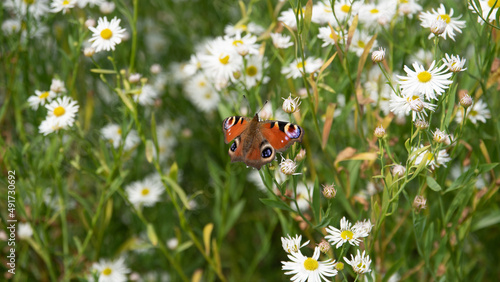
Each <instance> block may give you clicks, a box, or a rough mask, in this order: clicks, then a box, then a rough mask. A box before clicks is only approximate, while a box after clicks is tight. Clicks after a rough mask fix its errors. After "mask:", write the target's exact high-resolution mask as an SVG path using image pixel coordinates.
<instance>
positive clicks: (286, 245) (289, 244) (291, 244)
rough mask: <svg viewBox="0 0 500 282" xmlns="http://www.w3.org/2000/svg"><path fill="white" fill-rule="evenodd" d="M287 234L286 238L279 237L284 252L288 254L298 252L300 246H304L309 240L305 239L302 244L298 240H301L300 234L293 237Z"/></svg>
mask: <svg viewBox="0 0 500 282" xmlns="http://www.w3.org/2000/svg"><path fill="white" fill-rule="evenodd" d="M287 236H288V238H287V237H281V244H282V245H283V250H285V252H287V253H289V254H291V253H296V252H298V251H299V250H300V248H302V247H304V246H305V245H307V244H309V242H310V241H307V242H305V243H304V244H300V241H301V240H302V235H296V236H295V237H290V235H287Z"/></svg>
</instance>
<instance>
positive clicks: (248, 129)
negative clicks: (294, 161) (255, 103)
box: [222, 114, 304, 169]
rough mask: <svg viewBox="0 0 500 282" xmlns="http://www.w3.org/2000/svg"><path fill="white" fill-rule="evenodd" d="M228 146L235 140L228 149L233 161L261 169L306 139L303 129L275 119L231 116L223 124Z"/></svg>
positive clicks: (256, 116)
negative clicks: (278, 154)
mask: <svg viewBox="0 0 500 282" xmlns="http://www.w3.org/2000/svg"><path fill="white" fill-rule="evenodd" d="M222 131H223V132H224V141H225V142H226V144H228V143H229V142H231V141H232V140H234V142H233V144H231V147H230V148H229V156H230V157H231V162H244V163H245V164H246V165H248V166H252V167H254V168H256V169H260V168H261V167H262V166H263V165H265V164H268V163H270V162H272V161H273V160H274V158H275V157H276V152H283V151H285V150H286V149H287V148H288V147H290V146H291V145H292V144H293V143H295V142H301V141H302V137H303V136H304V130H303V129H302V127H300V126H298V125H295V124H292V123H288V122H284V121H275V120H266V121H259V116H258V115H257V114H256V115H255V116H254V118H253V119H250V118H247V117H241V116H232V117H228V118H226V119H225V120H224V122H223V123H222Z"/></svg>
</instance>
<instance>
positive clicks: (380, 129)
mask: <svg viewBox="0 0 500 282" xmlns="http://www.w3.org/2000/svg"><path fill="white" fill-rule="evenodd" d="M374 135H375V136H376V137H377V138H378V139H381V138H384V137H385V135H386V134H385V128H384V127H383V126H382V125H379V126H378V127H377V128H375V132H374Z"/></svg>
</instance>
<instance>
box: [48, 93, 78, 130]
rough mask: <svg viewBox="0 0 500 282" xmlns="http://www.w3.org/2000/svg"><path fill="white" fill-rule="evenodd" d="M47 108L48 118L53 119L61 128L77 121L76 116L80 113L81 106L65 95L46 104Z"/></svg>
mask: <svg viewBox="0 0 500 282" xmlns="http://www.w3.org/2000/svg"><path fill="white" fill-rule="evenodd" d="M45 108H47V110H48V113H47V119H52V120H54V121H55V122H56V123H57V124H58V125H59V126H60V127H61V128H66V127H70V126H72V125H73V124H74V123H75V116H76V114H77V113H78V108H79V106H78V103H77V102H76V101H74V100H73V99H71V98H70V97H67V96H64V97H62V98H58V99H57V100H55V101H52V102H50V104H48V105H45Z"/></svg>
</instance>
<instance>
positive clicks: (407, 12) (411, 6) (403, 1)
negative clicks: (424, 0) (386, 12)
mask: <svg viewBox="0 0 500 282" xmlns="http://www.w3.org/2000/svg"><path fill="white" fill-rule="evenodd" d="M398 2H399V6H398V14H399V15H400V16H407V17H408V18H410V19H413V15H415V14H417V13H419V12H420V11H422V6H420V5H419V4H418V3H417V1H416V0H398Z"/></svg>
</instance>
